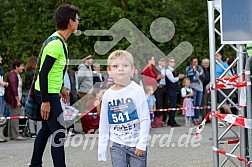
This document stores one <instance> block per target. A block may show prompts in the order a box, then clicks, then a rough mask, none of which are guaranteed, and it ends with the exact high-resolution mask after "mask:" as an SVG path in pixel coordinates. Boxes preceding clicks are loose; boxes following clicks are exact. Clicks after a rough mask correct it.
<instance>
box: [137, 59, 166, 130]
mask: <svg viewBox="0 0 252 167" xmlns="http://www.w3.org/2000/svg"><path fill="white" fill-rule="evenodd" d="M142 77H143V81H144V83H143V84H144V87H146V86H151V87H152V88H153V90H154V91H155V92H154V94H155V95H156V90H157V82H159V81H160V79H162V78H164V77H165V76H164V75H162V74H160V72H159V71H158V70H157V68H156V67H155V58H154V57H153V56H151V55H149V56H147V65H146V66H145V68H144V69H143V71H142ZM154 115H155V119H154V120H155V121H154V123H152V124H156V121H157V122H163V115H162V113H161V112H155V113H154ZM157 124H158V125H160V126H158V127H162V126H163V125H161V124H159V123H157Z"/></svg>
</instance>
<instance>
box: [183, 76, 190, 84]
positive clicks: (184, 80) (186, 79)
mask: <svg viewBox="0 0 252 167" xmlns="http://www.w3.org/2000/svg"><path fill="white" fill-rule="evenodd" d="M186 81H189V82H190V79H189V78H184V79H183V86H185V82H186Z"/></svg>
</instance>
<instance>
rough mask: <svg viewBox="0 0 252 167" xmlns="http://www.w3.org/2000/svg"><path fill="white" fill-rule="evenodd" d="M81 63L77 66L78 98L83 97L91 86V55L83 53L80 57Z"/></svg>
mask: <svg viewBox="0 0 252 167" xmlns="http://www.w3.org/2000/svg"><path fill="white" fill-rule="evenodd" d="M82 61H83V63H82V64H80V65H79V67H78V72H77V76H78V85H79V88H78V98H79V99H81V98H82V97H84V96H85V95H86V94H88V92H89V91H90V90H91V89H92V87H93V72H92V68H91V65H92V63H93V57H92V55H90V54H88V53H85V54H84V55H83V57H82Z"/></svg>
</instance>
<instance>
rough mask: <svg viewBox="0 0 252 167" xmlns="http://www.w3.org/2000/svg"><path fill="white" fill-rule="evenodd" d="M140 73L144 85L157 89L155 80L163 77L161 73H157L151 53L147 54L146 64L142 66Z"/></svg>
mask: <svg viewBox="0 0 252 167" xmlns="http://www.w3.org/2000/svg"><path fill="white" fill-rule="evenodd" d="M141 74H142V78H143V82H144V83H143V84H144V87H146V86H152V87H153V90H156V89H157V81H159V80H160V79H161V78H164V76H163V75H158V73H157V69H156V67H155V58H154V56H151V55H148V56H147V65H146V66H145V67H144V69H143V71H142V73H141Z"/></svg>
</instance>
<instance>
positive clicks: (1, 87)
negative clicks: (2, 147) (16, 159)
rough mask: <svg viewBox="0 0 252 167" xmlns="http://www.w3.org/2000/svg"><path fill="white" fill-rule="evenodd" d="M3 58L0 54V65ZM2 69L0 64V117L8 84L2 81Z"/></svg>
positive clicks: (1, 140)
mask: <svg viewBox="0 0 252 167" xmlns="http://www.w3.org/2000/svg"><path fill="white" fill-rule="evenodd" d="M2 61H3V58H2V56H0V65H1V64H2ZM3 77H4V70H3V67H2V66H0V117H1V116H3V115H4V91H5V87H7V86H8V85H9V83H8V82H4V79H3ZM2 142H7V140H5V139H1V138H0V143H2Z"/></svg>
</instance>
